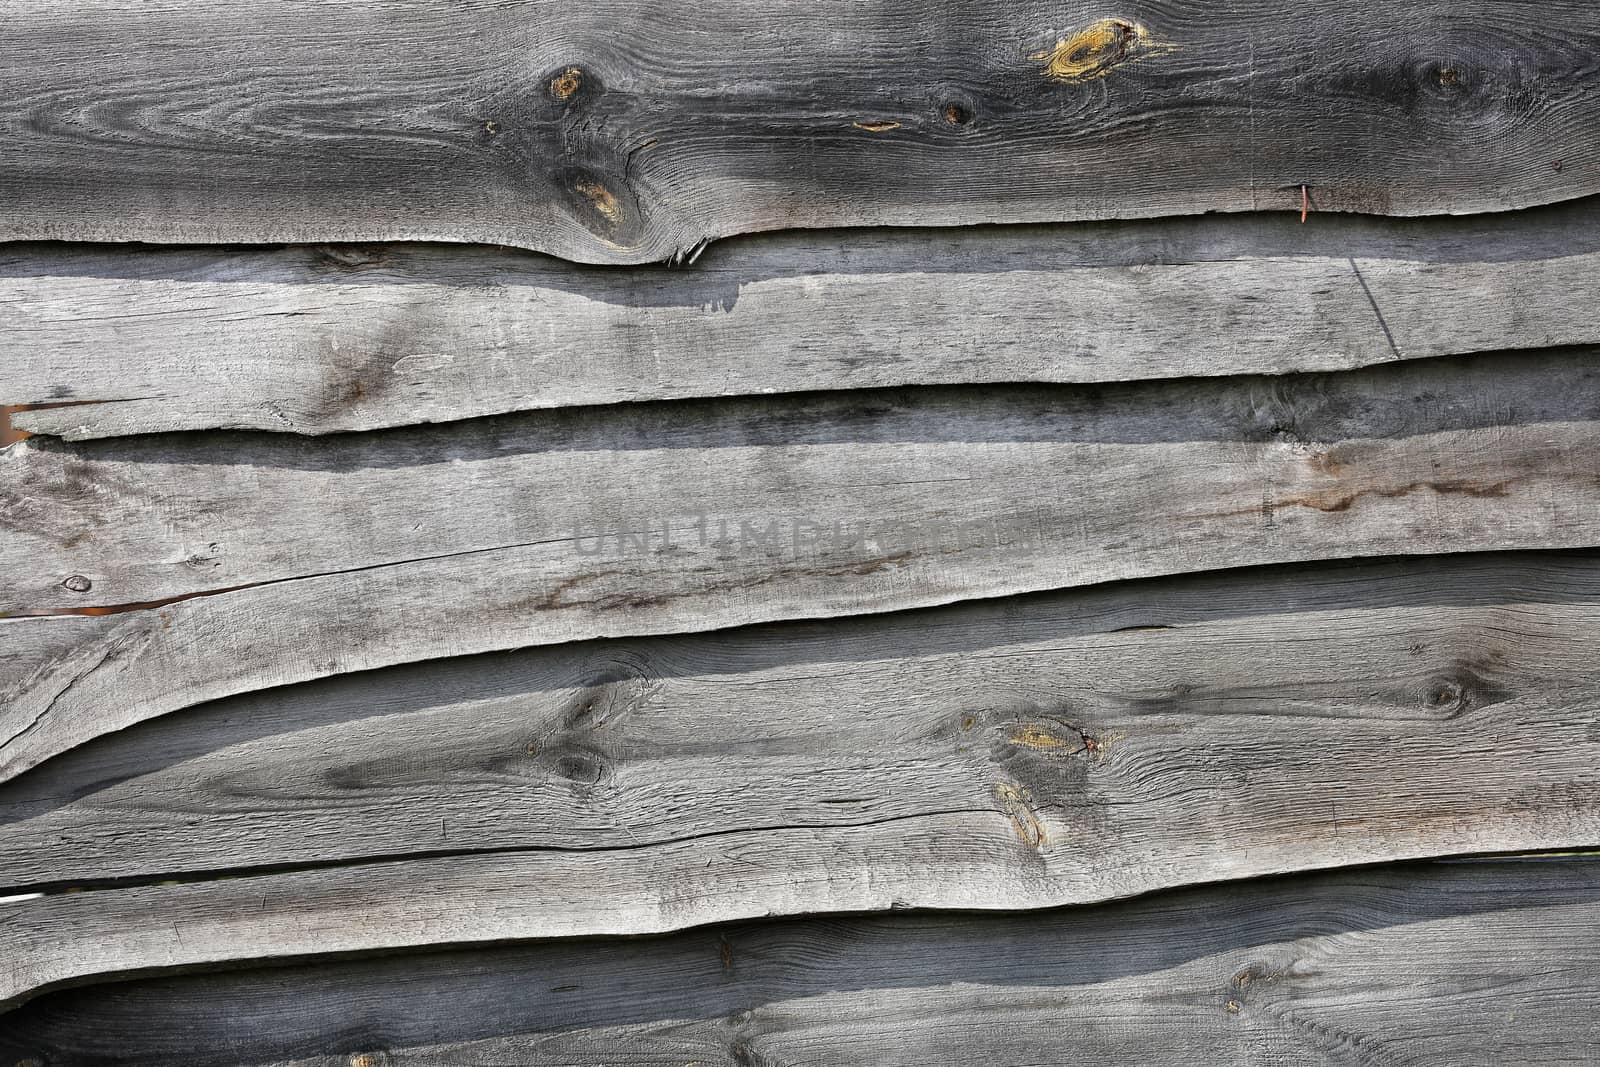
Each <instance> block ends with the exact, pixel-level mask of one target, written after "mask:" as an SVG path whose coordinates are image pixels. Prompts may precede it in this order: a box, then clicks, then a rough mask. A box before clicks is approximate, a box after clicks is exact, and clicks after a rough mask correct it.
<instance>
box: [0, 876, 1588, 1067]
mask: <svg viewBox="0 0 1600 1067" xmlns="http://www.w3.org/2000/svg"><path fill="white" fill-rule="evenodd" d="M1597 911H1600V874H1597V869H1596V865H1595V863H1594V862H1593V861H1592V860H1579V859H1563V860H1551V861H1544V862H1526V861H1525V862H1520V863H1518V862H1486V861H1480V862H1469V863H1460V864H1410V865H1405V866H1398V867H1388V868H1383V869H1376V870H1360V871H1341V872H1337V873H1333V874H1321V875H1316V876H1312V877H1295V878H1284V879H1274V880H1268V881H1261V882H1255V883H1245V884H1232V885H1220V886H1210V887H1204V888H1198V889H1189V890H1183V891H1179V892H1170V893H1163V894H1159V895H1156V896H1151V897H1146V898H1144V899H1141V900H1139V901H1135V902H1131V903H1122V904H1115V905H1102V906H1098V907H1092V908H1081V909H1068V910H1059V911H1050V912H1035V913H1019V914H1008V915H971V914H954V915H885V916H875V917H860V918H809V919H804V920H794V921H784V922H764V923H750V924H737V925H728V926H721V927H713V928H708V929H704V930H696V931H692V932H688V933H682V934H675V935H672V936H670V937H660V938H648V939H628V940H615V939H606V938H602V939H585V940H567V941H558V942H547V943H540V944H531V945H522V946H516V947H509V946H507V947H486V948H482V949H477V950H455V951H448V952H430V953H412V954H405V955H396V956H390V957H386V958H380V959H369V960H348V961H333V960H328V961H322V962H318V963H315V964H308V965H301V966H294V967H281V968H272V969H257V970H235V971H229V972H220V973H209V974H205V975H197V976H184V977H170V978H161V979H153V980H141V981H134V982H125V983H117V984H109V985H97V986H90V987H86V988H81V989H73V990H64V991H59V992H56V993H53V994H50V995H47V996H44V997H42V998H40V999H38V1000H36V1001H34V1002H32V1003H31V1004H28V1005H25V1006H24V1007H22V1008H20V1009H19V1010H17V1011H14V1012H12V1013H10V1014H8V1015H5V1016H0V1058H4V1059H5V1060H6V1061H7V1062H10V1061H11V1060H12V1059H15V1060H16V1061H17V1062H19V1063H29V1064H31V1063H44V1064H49V1065H50V1067H90V1065H113V1064H125V1065H129V1067H134V1065H144V1067H148V1065H156V1064H169V1063H175V1062H182V1063H184V1064H187V1065H191V1067H223V1065H240V1067H244V1065H250V1067H266V1065H268V1064H271V1065H275V1067H290V1065H293V1067H335V1065H338V1067H379V1065H384V1067H388V1065H400V1064H407V1065H440V1067H443V1065H446V1064H467V1063H472V1064H488V1063H498V1064H506V1063H526V1064H557V1063H563V1064H566V1063H606V1064H619V1065H620V1064H627V1065H647V1064H648V1065H660V1067H667V1065H672V1067H682V1065H684V1064H699V1065H711V1064H719V1065H729V1067H749V1065H753V1064H763V1065H765V1064H812V1063H828V1064H864V1065H865V1064H873V1065H878V1064H906V1065H911V1064H926V1063H985V1064H995V1065H1013V1064H1014V1065H1017V1067H1023V1065H1033V1064H1040V1063H1073V1064H1089V1065H1096V1064H1104V1065H1107V1067H1111V1065H1121V1064H1126V1063H1129V1062H1135V1061H1136V1062H1140V1063H1149V1064H1155V1065H1163V1067H1165V1065H1172V1067H1200V1065H1210V1064H1216V1063H1240V1064H1260V1065H1263V1067H1265V1065H1278V1064H1285V1063H1292V1064H1330V1065H1331V1064H1348V1063H1352V1062H1360V1063H1383V1064H1395V1065H1401V1064H1406V1065H1409V1064H1416V1065H1422V1064H1437V1063H1449V1064H1474V1065H1476V1064H1483V1065H1490V1064H1493V1065H1496V1067H1510V1065H1523V1064H1526V1065H1529V1067H1533V1065H1539V1067H1546V1065H1551V1064H1572V1065H1580V1064H1585V1065H1586V1064H1589V1063H1591V1062H1592V1052H1593V1049H1594V1048H1595V1047H1596V1045H1597V1044H1600V1024H1597V1022H1596V1020H1597V1019H1600V1011H1597V1009H1600V993H1597V989H1600V939H1597V937H1596V931H1600V914H1597Z"/></svg>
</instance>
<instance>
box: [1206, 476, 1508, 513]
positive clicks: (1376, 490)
mask: <svg viewBox="0 0 1600 1067" xmlns="http://www.w3.org/2000/svg"><path fill="white" fill-rule="evenodd" d="M1516 482H1517V479H1515V478H1505V479H1502V480H1500V481H1497V482H1488V483H1480V482H1473V481H1468V480H1466V479H1464V478H1458V479H1443V480H1423V481H1415V482H1407V483H1406V484H1405V485H1399V486H1390V487H1387V488H1385V487H1383V486H1372V487H1370V488H1366V489H1329V490H1326V491H1324V492H1320V493H1300V494H1298V495H1296V496H1287V497H1281V498H1277V499H1267V500H1263V501H1262V502H1261V503H1260V504H1253V505H1251V506H1249V507H1242V508H1232V509H1229V510H1227V511H1206V512H1198V513H1194V514H1190V515H1186V516H1185V518H1190V519H1225V518H1232V517H1234V516H1238V515H1257V514H1269V515H1270V514H1271V513H1273V512H1277V511H1282V510H1284V509H1286V508H1309V509H1311V510H1312V511H1320V512H1323V513H1325V514H1337V513H1339V512H1344V511H1349V510H1350V509H1351V508H1352V507H1354V506H1355V505H1356V503H1357V502H1358V501H1360V500H1362V499H1363V498H1366V497H1373V498H1376V499H1380V500H1395V499H1399V498H1401V497H1407V496H1410V495H1412V494H1413V493H1419V492H1422V491H1423V490H1432V491H1433V492H1434V493H1436V494H1438V495H1439V496H1466V497H1472V498H1474V499H1478V500H1489V499H1498V498H1501V497H1505V496H1506V495H1508V494H1509V493H1510V491H1511V487H1512V486H1513V485H1515V484H1516Z"/></svg>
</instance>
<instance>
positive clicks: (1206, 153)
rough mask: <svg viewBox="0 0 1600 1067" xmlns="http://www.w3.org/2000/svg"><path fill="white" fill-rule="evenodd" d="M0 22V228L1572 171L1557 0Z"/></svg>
mask: <svg viewBox="0 0 1600 1067" xmlns="http://www.w3.org/2000/svg"><path fill="white" fill-rule="evenodd" d="M7 14H8V18H7V32H6V34H5V38H4V40H3V41H0V71H3V72H4V74H3V76H0V101H3V102H4V103H3V105H0V116H3V121H4V124H5V126H6V127H7V129H8V130H9V136H8V137H7V138H6V139H5V142H4V146H3V149H0V199H3V200H4V202H5V203H6V205H7V211H6V213H5V215H4V218H3V220H0V238H3V239H71V240H141V241H179V242H225V243H233V242H246V241H258V242H259V241H265V242H280V241H287V242H294V241H315V240H347V239H348V240H377V239H395V238H404V239H428V240H445V241H476V242H487V243H495V244H507V245H513V246H519V247H529V248H536V249H540V250H543V251H548V252H553V253H556V254H558V255H562V256H564V257H568V258H572V259H578V260H584V261H592V262H612V263H638V262H644V261H649V260H661V259H666V258H669V257H683V256H686V255H689V254H691V253H692V251H693V250H694V249H695V248H697V247H699V246H700V245H701V243H702V242H704V241H706V240H707V239H711V238H716V237H720V236H726V235H729V234H733V233H739V232H750V231H759V230H769V229H777V228H787V227H813V226H824V225H853V224H874V225H881V224H904V225H921V224H970V223H980V222H1028V221H1064V220H1072V219H1085V218H1107V217H1114V218H1130V217H1148V216H1154V215H1170V214H1188V213H1199V212H1204V211H1239V210H1246V209H1261V208H1267V209H1276V210H1284V211H1293V212H1295V213H1298V212H1299V210H1300V205H1301V195H1302V187H1307V188H1309V190H1310V195H1311V198H1312V202H1313V204H1314V206H1315V208H1316V209H1317V210H1321V211H1361V212H1372V213H1383V214H1397V215H1414V214H1444V213H1467V212H1478V211H1487V210H1500V209H1512V208H1519V207H1525V206H1529V205H1534V204H1542V203H1550V202H1554V201H1559V200H1564V199H1570V198H1572V197H1575V196H1579V195H1584V194H1590V193H1594V192H1596V191H1600V182H1597V179H1596V173H1597V169H1596V165H1597V162H1600V101H1597V99H1596V96H1595V93H1594V91H1593V79H1592V77H1591V76H1590V75H1591V74H1592V71H1593V56H1594V55H1595V54H1596V53H1597V52H1600V13H1597V12H1596V10H1595V8H1594V6H1593V5H1592V4H1590V3H1587V2H1584V0H1540V2H1538V3H1534V2H1532V0H1510V2H1508V0H1457V2H1454V3H1451V4H1450V5H1448V6H1441V5H1440V4H1438V3H1436V2H1429V0H1399V2H1396V0H1383V2H1379V0H1360V2H1355V3H1352V2H1349V0H1308V2H1306V3H1304V4H1301V5H1300V6H1299V7H1298V8H1297V9H1296V16H1295V18H1293V19H1292V20H1289V19H1285V18H1284V17H1283V8H1282V5H1281V4H1279V3H1276V2H1272V3H1269V2H1266V0H1241V2H1237V3H1231V4H1229V5H1228V6H1227V7H1226V9H1219V8H1217V7H1216V5H1214V4H1210V3H1206V2H1204V0H1133V2H1130V3H1128V4H1125V5H1122V6H1121V7H1119V8H1117V9H1115V10H1108V9H1106V8H1103V7H1090V6H1085V5H1082V4H1073V5H1069V6H1068V7H1065V8H1064V7H1062V6H1061V5H1059V4H1045V3H1043V2H1040V0H1010V2H1007V3H1005V4H993V3H987V2H978V0H963V2H961V3H954V4H945V5H942V6H940V7H939V8H938V9H937V11H930V10H929V9H928V8H927V7H926V5H923V4H919V3H913V2H911V0H876V2H873V3H870V4H863V3H860V2H859V0H821V2H819V3H816V4H812V5H810V6H809V7H807V8H806V10H805V11H804V12H798V13H797V12H796V10H795V8H794V6H793V5H792V4H788V3H784V2H782V0H744V2H742V3H741V4H739V5H738V6H737V7H736V8H717V9H709V8H708V9H696V8H683V9H676V10H674V11H672V12H670V13H668V12H664V11H663V10H662V9H661V8H660V7H659V5H656V4H652V3H648V2H646V0H604V2H601V3H597V4H590V5H586V6H582V7H574V6H573V5H570V4H561V3H556V2H554V0H525V2H521V3H516V4H503V3H498V2H491V0H471V2H468V3H461V2H448V3H447V2H443V0H393V2H388V3H376V2H370V0H369V2H361V3H344V2H340V3H332V2H327V0H293V2H288V3H278V4H271V5H253V6H241V5H238V4H228V3H223V2H221V0H191V2H188V3H184V4H181V5H171V6H167V7H163V8H160V9H158V10H152V9H151V8H150V7H149V5H145V4H136V3H132V2H129V0H97V2H95V3H91V4H84V3H81V2H79V0H16V2H13V3H12V4H11V5H10V6H9V9H8V12H7ZM1397 26H1400V27H1405V31H1406V32H1404V33H1395V32H1392V29H1393V28H1394V27H1397ZM201 41H203V42H204V47H199V46H197V45H196V42H201Z"/></svg>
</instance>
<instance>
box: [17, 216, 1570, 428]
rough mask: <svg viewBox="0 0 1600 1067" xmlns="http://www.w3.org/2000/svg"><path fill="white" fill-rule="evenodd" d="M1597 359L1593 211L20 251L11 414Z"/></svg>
mask: <svg viewBox="0 0 1600 1067" xmlns="http://www.w3.org/2000/svg"><path fill="white" fill-rule="evenodd" d="M1596 341H1600V201H1596V200H1585V201H1581V202H1578V203H1576V204H1573V205H1562V206H1559V207H1555V208H1549V209H1542V210H1537V211H1530V212H1524V213H1519V214H1514V215H1483V216H1472V217H1468V218H1460V219H1455V218H1450V219H1425V220H1410V219H1408V220H1399V219H1370V218H1361V217H1355V216H1343V217H1338V216H1319V217H1318V218H1317V219H1316V220H1315V221H1314V224H1313V225H1308V226H1301V225H1300V224H1299V223H1298V221H1296V220H1295V218H1294V217H1292V216H1271V215H1256V216H1251V217H1231V218H1222V217H1209V218H1195V219H1175V220H1163V221H1160V222H1154V223H1150V222H1145V223H1110V224H1105V223H1101V224H1084V225H1076V226H1057V227H1009V228H1007V227H992V228H980V229H973V230H949V231H937V230H935V231H925V230H924V231H905V230H878V231H875V230H857V231H850V232H847V233H837V232H835V233H830V234H827V235H807V234H798V235H796V234H780V235H773V236H768V237H763V238H757V239H743V240H738V241H732V242H728V243H727V244H726V245H719V246H717V247H716V248H713V249H712V250H711V251H710V252H708V253H707V254H706V255H705V256H704V257H703V258H702V259H701V260H699V261H698V262H697V263H696V264H695V265H694V266H693V267H691V268H680V269H667V268H646V269H641V270H637V271H627V272H620V271H615V270H606V269H593V268H584V267H577V266H574V265H572V264H567V263H562V262H559V261H554V260H548V259H544V258H542V257H536V256H530V255H527V254H525V253H517V252H510V251H505V250H489V249H481V248H469V247H462V246H448V245H445V246H412V245H375V246H324V247H320V248H306V247H294V248H287V249H277V250H269V251H250V250H238V249H226V250H224V249H165V250H146V251H138V252H130V251H115V252H108V251H105V250H104V249H101V248H96V247H92V246H66V247H63V246H60V245H23V246H16V247H13V248H12V249H10V250H9V252H6V253H5V254H3V255H0V360H3V363H4V366H5V367H6V372H5V374H4V376H3V379H0V401H4V402H9V403H17V404H43V405H49V406H48V407H46V408H45V409H44V410H37V411H30V412H25V413H22V414H21V415H19V417H18V423H19V425H21V426H22V427H24V428H26V429H29V430H33V431H36V432H42V433H51V434H63V435H66V436H67V437H70V438H86V437H100V436H106V435H115V434H126V433H148V432H155V431H163V430H191V429H210V428H215V427H226V428H253V429H264V430H282V431H289V432H295V433H328V432H332V431H338V430H363V429H370V428H373V427H380V426H393V425H404V424H413V423H419V422H436V421H446V420H451V419H461V418H467V417H471V416H478V415H488V414H496V413H500V412H506V411H514V410H525V409H535V408H551V407H561V406H569V405H584V404H603V403H612V402H616V401H635V400H661V399H679V398H685V397H697V396H722V395H733V394H739V393H746V394H760V393H773V392H794V391H803V390H817V389H858V388H868V387H878V386H898V385H939V384H965V383H975V382H1032V381H1039V382H1094V381H1118V380H1131V379H1140V378H1180V377H1189V376H1199V375H1226V374H1240V373H1284V372H1293V371H1331V370H1343V369H1348V368H1352V367H1359V366H1367V365H1371V364H1375V363H1382V362H1387V361H1390V360H1394V359H1400V358H1407V359H1409V358H1417V357H1424V356H1438V355H1455V354H1464V353H1470V352H1485V351H1492V350H1496V349H1513V348H1537V347H1543V346H1550V345H1562V344H1587V343H1593V342H1596Z"/></svg>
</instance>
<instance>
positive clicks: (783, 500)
mask: <svg viewBox="0 0 1600 1067" xmlns="http://www.w3.org/2000/svg"><path fill="white" fill-rule="evenodd" d="M1592 362H1593V361H1592V357H1591V354H1590V353H1589V352H1587V351H1574V352H1547V353H1539V354H1527V355H1515V356H1499V357H1492V358H1490V357H1483V358H1471V359H1450V360H1428V361H1421V362H1416V363H1405V364H1398V365H1392V366H1386V367H1383V368H1375V369H1370V370H1364V371H1359V372H1351V373H1348V374H1342V375H1331V376H1326V377H1315V378H1314V377H1300V378H1291V379H1286V380H1276V379H1253V378H1245V379H1213V380H1208V381H1200V382H1158V383H1146V384H1142V385H1139V386H1123V387H1115V388H1112V387H1083V388H1073V389H1067V388H1058V389H1053V390H1041V389H1039V388H1033V389H1028V390H1023V389H1002V388H992V389H987V390H961V391H955V390H950V391H917V392H913V393H906V394H867V395H865V396H860V395H846V396H822V397H810V398H806V399H805V400H804V401H803V402H791V401H784V402H781V403H780V402H778V401H775V400H764V399H751V400H746V401H740V402H720V403H715V404H712V403H703V404H691V403H683V404H674V405H641V406H637V407H633V406H629V407H622V408H609V409H580V410H576V411H571V412H562V413H552V414H548V415H540V416H538V417H537V418H529V417H524V418H502V419H499V420H480V421H478V422H475V423H472V424H467V425H462V426H456V427H451V428H448V429H446V428H425V429H413V430H406V431H391V432H385V433H381V434H369V435H355V436H348V437H338V438H329V439H325V440H322V441H309V440H306V439H302V438H292V437H286V436H284V435H238V436H231V437H216V438H212V439H200V440H197V439H194V438H189V437H182V436H179V437H171V438H161V437H157V438H148V439H127V440H123V441H116V442H104V443H99V444H96V443H79V444H66V443H62V442H59V441H50V440H48V439H31V440H28V441H24V442H21V443H19V444H17V445H13V446H12V447H11V448H10V449H8V450H6V451H5V452H4V453H0V502H3V505H4V510H3V511H0V519H3V520H4V523H5V525H6V526H7V527H8V528H9V529H10V531H11V533H10V535H9V536H8V537H7V538H6V539H5V540H4V541H0V566H3V568H4V569H5V572H6V573H7V575H8V579H9V582H8V585H7V586H6V587H4V588H3V589H0V610H5V611H8V612H12V613H22V614H37V613H39V612H48V611H55V610H63V609H65V610H73V609H82V608H89V607H95V606H100V605H123V604H146V603H150V602H153V601H162V600H168V599H171V598H183V597H188V598H190V599H185V600H181V601H179V602H176V603H167V604H165V605H164V606H160V607H152V608H144V609H141V610H135V611H131V612H128V613H125V614H124V615H122V616H121V617H120V620H119V622H118V624H117V625H115V626H112V627H110V628H109V629H107V630H105V631H103V635H102V636H99V637H96V638H95V639H93V640H90V641H88V642H85V643H84V644H82V645H81V646H78V647H75V648H74V649H73V651H72V652H70V653H67V654H64V655H60V656H57V657H55V658H52V659H46V660H42V661H39V662H38V663H37V666H33V665H31V661H30V663H24V664H21V667H22V668H23V673H21V674H16V675H12V676H9V677H7V678H5V679H3V680H0V686H3V687H4V689H3V691H4V692H5V693H6V704H5V707H4V709H3V711H0V727H3V733H0V736H3V739H4V740H3V743H0V775H3V776H4V777H11V776H13V775H15V774H17V773H20V772H21V771H23V770H25V769H27V768H28V767H29V766H32V765H34V764H36V763H37V762H39V761H40V760H41V759H44V758H48V757H49V756H50V755H54V754H56V753H58V752H61V751H64V750H65V749H67V748H70V747H72V746H73V745H75V744H78V743H81V742H82V741H84V740H87V739H89V738H91V737H94V736H97V735H99V734H102V733H105V732H107V731H110V730H114V729H119V728H121V727H123V726H127V725H129V724H131V723H132V722H136V721H139V720H141V719H146V718H151V717H153V716H156V715H159V714H163V713H165V712H167V711H171V710H174V709H176V708H179V707H184V706H187V705H191V704H195V703H199V702H201V701H203V700H207V699H211V698H214V697H219V696H226V695H229V694H231V693H236V692H240V691H244V690H248V689H254V688H263V687H266V686H270V685H276V684H283V683H286V682H292V681H301V680H306V679H309V678H314V677H320V676H325V675H330V674H335V673H340V672H342V671H352V670H361V669H366V668H370V667H378V666H385V665H390V664H394V663H399V662H409V661H413V660H417V659H423V658H428V657H436V656H443V655H453V654H459V653H464V652H477V651H489V650H494V649H499V648H510V647H519V646H522V645H529V644H546V643H555V642H560V641H569V640H575V639H582V638H588V637H596V636H624V635H629V634H644V633H661V632H678V631H698V630H708V629H714V628H718V627H723V626H729V625H736V624H741V623H747V622H761V621H770V620H777V619H785V618H798V617H817V616H829V615H844V614H858V613H864V612H875V611H886V610H895V609H901V608H910V607H925V606H932V605H935V604H940V603H949V602H951V601H955V600H960V599H967V598H972V597H985V596H1002V595H1008V594H1013V593H1020V592H1029V591H1034V590H1039V589H1047V588H1062V587H1068V586H1075V585H1084V584H1089V583H1093V582H1102V581H1110V580H1117V579H1125V578H1134V577H1143V576H1151V575H1160V574H1175V573H1185V572H1192V571H1199V570H1207V569H1214V568H1217V567H1224V566H1241V565H1247V564H1258V563H1279V562H1291V561H1303V560H1316V559H1333V558H1345V557H1352V556H1362V555H1382V554H1391V553H1419V554H1430V553H1440V552H1450V551H1463V550H1495V549H1515V548H1562V547H1584V546H1588V545H1592V544H1595V543H1596V536H1597V533H1600V459H1597V456H1600V453H1597V449H1600V445H1597V443H1596V433H1595V420H1596V415H1597V412H1600V388H1597V385H1600V372H1597V371H1596V369H1595V368H1594V367H1593V366H1592ZM202 440H203V444H202V443H201V441H202ZM724 522H725V523H726V526H725V527H724V526H723V523H724ZM835 524H837V525H835ZM664 528H665V529H667V530H669V531H670V537H669V536H667V535H664V534H663V533H662V531H663V529H664ZM619 531H623V532H627V531H632V532H637V533H639V534H640V536H639V538H638V540H637V542H633V541H630V540H629V539H628V538H627V537H625V536H620V535H619ZM669 542H670V543H669ZM241 587H242V588H241ZM203 594H209V595H203ZM30 622H31V625H33V626H36V627H41V628H43V627H52V626H59V625H64V623H63V622H62V620H61V619H60V618H58V617H51V616H48V615H47V616H43V617H39V618H35V619H32V620H30ZM8 629H9V628H8ZM29 640H30V641H32V640H38V639H31V638H30V639H29ZM13 665H17V664H16V662H15V660H13Z"/></svg>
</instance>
